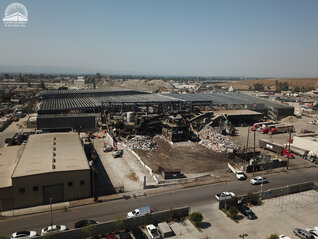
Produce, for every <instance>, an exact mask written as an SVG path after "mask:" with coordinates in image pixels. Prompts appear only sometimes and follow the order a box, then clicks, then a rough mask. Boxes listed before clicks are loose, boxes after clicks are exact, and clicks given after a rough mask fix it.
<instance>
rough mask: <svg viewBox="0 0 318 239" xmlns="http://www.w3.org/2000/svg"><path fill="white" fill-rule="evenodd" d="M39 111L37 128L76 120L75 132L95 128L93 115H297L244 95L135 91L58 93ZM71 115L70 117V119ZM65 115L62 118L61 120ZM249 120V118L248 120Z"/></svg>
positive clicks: (46, 97)
mask: <svg viewBox="0 0 318 239" xmlns="http://www.w3.org/2000/svg"><path fill="white" fill-rule="evenodd" d="M41 99H42V102H41V104H40V107H39V109H38V122H37V125H38V128H39V129H49V128H60V127H65V128H74V126H73V123H74V122H75V121H73V120H71V119H69V117H73V118H74V119H75V118H76V117H77V118H78V119H80V120H78V121H80V122H81V123H76V126H75V128H81V129H84V128H89V127H90V126H92V121H93V120H92V117H93V116H92V115H91V114H100V113H102V112H103V111H108V112H139V111H144V112H147V113H148V112H150V113H162V112H172V111H178V110H179V111H180V110H187V109H190V110H193V109H194V108H195V107H201V108H204V109H205V110H212V111H216V110H235V109H236V110H242V109H244V110H250V111H254V112H259V113H262V114H263V115H264V116H267V117H268V118H269V119H274V120H277V119H280V118H284V117H287V116H290V115H293V114H294V107H292V106H288V105H284V104H281V103H278V102H274V101H271V100H268V99H262V98H259V97H255V96H251V95H247V94H243V93H210V94H203V93H195V94H154V93H147V92H141V91H135V90H126V89H115V90H108V91H105V90H78V91H75V90H56V91H46V92H44V93H43V94H42V95H41ZM68 114H69V115H68ZM61 115H62V116H61ZM245 117H247V116H245Z"/></svg>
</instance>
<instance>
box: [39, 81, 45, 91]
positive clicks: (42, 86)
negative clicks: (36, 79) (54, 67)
mask: <svg viewBox="0 0 318 239" xmlns="http://www.w3.org/2000/svg"><path fill="white" fill-rule="evenodd" d="M40 87H41V88H42V89H43V90H44V89H45V84H44V81H43V80H42V81H41V84H40Z"/></svg>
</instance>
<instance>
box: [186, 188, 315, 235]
mask: <svg viewBox="0 0 318 239" xmlns="http://www.w3.org/2000/svg"><path fill="white" fill-rule="evenodd" d="M317 205H318V192H317V191H314V190H311V191H305V192H301V193H297V194H291V195H286V196H282V197H277V198H273V199H267V200H264V201H263V205H261V206H252V207H251V209H252V210H253V211H254V213H255V214H256V215H257V217H258V219H256V220H248V219H247V218H244V219H242V220H239V222H238V223H237V222H234V221H233V220H231V219H229V218H227V217H226V216H225V214H224V213H223V212H221V211H219V210H218V204H217V203H214V204H211V205H205V206H197V207H193V208H192V211H201V212H202V213H203V216H204V221H205V222H206V223H208V224H209V225H210V226H209V227H208V228H206V229H203V232H202V234H204V236H208V237H209V238H239V235H240V234H243V233H247V234H248V237H246V238H247V239H248V238H253V239H264V238H266V237H267V236H268V235H270V234H272V233H277V234H278V235H281V234H284V235H287V236H289V237H291V238H296V236H294V235H293V229H294V228H296V227H298V228H301V229H306V228H312V227H315V226H318V221H317V214H318V207H317ZM197 238H203V237H197Z"/></svg>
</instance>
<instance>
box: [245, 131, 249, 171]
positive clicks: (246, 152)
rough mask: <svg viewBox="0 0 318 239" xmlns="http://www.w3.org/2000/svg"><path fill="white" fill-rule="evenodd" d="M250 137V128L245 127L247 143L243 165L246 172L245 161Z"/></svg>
mask: <svg viewBox="0 0 318 239" xmlns="http://www.w3.org/2000/svg"><path fill="white" fill-rule="evenodd" d="M249 136H250V126H248V127H247V141H246V151H245V164H244V169H245V170H246V167H245V166H246V161H247V151H248V140H249Z"/></svg>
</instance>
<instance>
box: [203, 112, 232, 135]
mask: <svg viewBox="0 0 318 239" xmlns="http://www.w3.org/2000/svg"><path fill="white" fill-rule="evenodd" d="M208 125H211V126H218V133H220V134H223V135H236V134H237V130H236V129H235V128H234V126H233V125H232V123H231V122H230V121H229V119H228V117H227V114H220V115H216V116H215V117H213V118H212V121H211V123H209V124H208Z"/></svg>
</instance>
